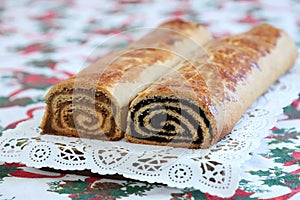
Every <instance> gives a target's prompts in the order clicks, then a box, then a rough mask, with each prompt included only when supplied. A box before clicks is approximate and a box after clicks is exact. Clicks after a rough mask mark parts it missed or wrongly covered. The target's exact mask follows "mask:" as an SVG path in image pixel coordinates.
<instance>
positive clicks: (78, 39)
mask: <svg viewBox="0 0 300 200" xmlns="http://www.w3.org/2000/svg"><path fill="white" fill-rule="evenodd" d="M299 13H300V1H299V0H278V1H266V0H265V1H259V0H254V1H247V0H240V1H229V0H219V1H206V0H205V1H196V0H195V1H191V0H190V1H174V0H173V1H171V0H166V1H155V0H119V1H110V2H105V1H93V0H90V1H76V0H63V1H47V0H23V1H8V0H2V1H0V44H1V48H0V52H1V53H0V59H1V65H0V91H1V92H0V131H1V132H3V131H5V130H8V129H13V128H14V127H15V126H16V125H18V124H19V123H21V122H23V121H26V120H28V119H31V118H32V116H33V113H34V112H35V111H36V110H40V109H43V108H44V94H45V92H46V91H47V89H48V88H49V87H51V86H52V85H53V84H55V83H58V82H60V81H62V80H64V79H66V78H68V77H70V76H72V75H73V74H75V73H77V72H78V71H79V70H80V69H81V68H82V67H83V66H85V65H86V64H88V63H90V62H92V59H91V60H90V58H93V56H91V55H93V50H94V49H95V48H96V47H99V45H100V47H101V48H100V50H99V52H98V53H100V54H103V55H105V54H106V53H108V52H110V51H112V50H113V49H116V48H120V47H122V46H124V45H126V44H127V43H128V42H129V41H131V40H132V39H134V36H133V35H131V34H130V33H129V34H127V35H126V36H127V40H126V41H125V42H124V43H120V42H119V43H115V44H113V43H108V44H106V43H105V42H104V41H106V40H107V39H108V38H110V37H111V36H113V35H115V34H118V33H121V32H123V31H127V30H131V29H134V28H139V27H145V26H147V27H154V26H156V25H158V24H159V23H161V22H163V21H165V20H167V19H171V18H182V19H186V20H190V21H195V22H199V23H202V24H204V25H206V27H207V28H208V29H209V30H210V31H211V32H212V33H213V34H214V36H215V37H222V36H227V35H231V34H235V33H239V32H242V31H246V30H248V29H249V28H250V27H252V26H253V25H256V24H259V23H262V22H267V23H270V24H273V25H275V26H277V27H280V28H283V29H284V30H286V31H287V32H288V33H289V34H290V35H291V36H292V37H293V39H294V40H295V41H296V43H297V45H298V46H299V45H300V37H299V33H300V15H299ZM126 42H127V43H126ZM299 94H300V88H299ZM291 95H293V96H291V102H290V103H288V104H287V105H286V106H285V107H283V108H282V107H278V110H281V111H282V114H281V115H280V116H278V121H277V123H276V125H275V126H274V127H270V130H266V131H268V132H269V134H268V136H267V137H265V138H264V139H263V141H262V146H264V147H263V148H261V149H264V150H263V151H261V150H260V149H258V150H256V151H254V152H253V157H252V158H251V159H250V160H249V161H247V162H246V163H245V164H244V166H243V169H245V170H244V171H243V173H244V175H243V177H244V178H243V179H241V180H240V183H239V187H238V189H237V190H236V192H235V194H234V196H233V197H231V198H230V199H300V150H299V149H300V140H299V139H300V96H298V95H297V94H291ZM278 98H280V95H279V96H278ZM282 119H284V120H282ZM1 132H0V136H1ZM246 169H247V170H246ZM249 169H250V170H249ZM41 197H43V199H94V200H95V199H98V200H100V199H174V200H175V199H222V198H219V197H217V196H211V195H209V194H207V193H202V192H201V191H199V190H194V189H191V188H186V189H177V188H170V187H167V186H164V185H160V184H149V183H145V182H139V181H133V180H127V179H123V180H119V179H116V178H115V177H107V176H98V175H84V174H81V175H79V174H74V173H66V172H59V171H55V172H54V171H49V170H41V169H35V168H30V167H26V166H25V165H23V164H21V163H5V162H2V163H0V199H41Z"/></svg>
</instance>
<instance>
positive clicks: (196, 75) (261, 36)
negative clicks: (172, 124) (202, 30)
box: [125, 24, 297, 148]
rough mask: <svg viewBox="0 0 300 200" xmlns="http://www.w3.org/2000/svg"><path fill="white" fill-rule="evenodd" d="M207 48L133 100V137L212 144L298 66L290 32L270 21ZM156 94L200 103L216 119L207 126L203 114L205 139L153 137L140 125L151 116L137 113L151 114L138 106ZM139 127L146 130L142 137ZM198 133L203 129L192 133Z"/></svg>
mask: <svg viewBox="0 0 300 200" xmlns="http://www.w3.org/2000/svg"><path fill="white" fill-rule="evenodd" d="M205 50H206V53H205V54H203V52H199V53H198V54H197V55H195V57H193V59H192V60H191V61H189V62H188V61H185V62H184V63H181V64H180V65H179V66H177V67H176V68H175V69H177V70H175V71H173V72H171V73H170V74H168V75H165V76H164V77H163V78H161V79H160V80H159V81H157V82H155V83H154V84H152V85H151V86H150V87H148V88H147V89H146V90H145V91H143V92H142V93H141V94H140V95H139V96H137V97H136V98H135V99H134V100H133V101H132V103H131V106H130V114H129V116H128V117H130V116H131V119H128V126H127V132H126V134H125V137H126V140H127V141H129V142H134V143H145V144H153V145H170V146H175V147H188V148H207V147H210V146H211V145H213V144H214V143H215V142H217V141H218V140H220V139H221V138H223V137H224V136H226V135H227V134H229V133H230V132H231V130H232V129H233V127H234V125H235V124H236V122H237V121H238V120H239V119H240V117H241V115H242V114H243V113H244V112H245V111H246V109H247V108H248V107H249V106H250V105H251V104H252V103H253V102H254V101H255V99H256V98H258V97H259V96H260V95H261V94H262V93H263V92H265V91H266V89H267V88H268V87H269V86H270V85H271V84H272V83H273V82H274V81H275V80H276V79H278V78H279V77H280V76H281V75H283V74H284V73H285V72H286V71H287V70H288V69H289V68H290V67H291V66H293V64H294V62H295V59H296V57H297V49H296V46H295V44H294V42H293V41H292V40H291V38H290V37H289V36H288V35H287V34H286V33H285V32H284V31H282V30H280V29H277V28H275V27H273V26H270V25H267V24H262V25H259V26H257V27H254V28H253V29H251V30H250V31H248V32H246V33H243V34H239V35H235V36H231V37H228V38H223V39H218V40H216V41H212V42H210V43H208V44H207V45H206V46H205ZM154 96H155V98H156V99H157V101H158V104H159V99H164V98H165V99H166V98H170V97H171V96H176V98H177V99H188V100H189V101H190V102H192V103H193V104H194V105H197V106H198V107H199V108H200V109H201V110H202V111H203V112H204V113H205V118H206V119H207V120H208V121H209V122H210V126H209V127H207V126H205V125H203V124H201V123H200V122H201V117H199V119H198V123H199V125H200V127H201V128H202V141H201V142H199V143H193V141H192V140H191V139H190V141H188V140H187V141H185V142H182V141H180V140H179V138H180V136H178V137H177V136H173V141H176V139H177V140H178V141H177V142H172V141H164V139H163V138H160V140H162V141H157V140H159V136H157V135H159V134H157V135H156V136H153V135H152V136H149V135H151V134H149V135H148V134H147V133H146V131H144V129H141V128H140V129H139V128H137V126H139V123H141V122H138V120H139V119H143V120H144V119H147V118H146V117H145V116H143V118H141V117H140V118H139V117H138V116H135V113H136V115H141V114H143V115H145V113H143V112H139V111H138V109H137V105H138V104H139V103H140V102H142V101H144V102H145V100H147V99H153V98H154ZM195 102H196V103H195ZM145 106H147V104H145ZM151 106H152V107H154V106H156V104H154V103H153V104H152V105H151ZM181 106H182V105H181ZM188 110H189V109H188ZM188 110H187V111H188ZM190 110H191V109H190ZM138 112H139V113H138ZM149 112H150V111H149ZM153 112H154V111H153ZM166 112H169V114H170V113H171V111H166ZM190 112H192V111H190ZM182 118H184V117H182ZM196 118H197V116H196ZM202 118H204V117H203V116H202ZM130 120H131V121H130ZM147 120H148V119H147ZM180 120H181V119H180ZM167 123H169V122H167ZM149 127H150V126H149ZM178 128H179V129H180V128H181V127H178ZM209 128H210V129H211V130H212V133H213V134H211V132H210V131H209V130H210V129H209ZM136 129H137V130H136ZM139 131H140V133H143V134H141V135H139V133H137V132H139ZM143 131H144V132H143ZM198 134H199V133H198ZM195 135H197V132H193V133H191V134H190V136H189V137H190V138H193V136H195ZM137 136H138V137H137ZM139 137H140V138H139ZM143 137H144V138H143ZM147 137H149V138H150V139H147ZM152 137H153V138H158V139H157V140H155V139H153V138H152ZM168 137H170V136H168Z"/></svg>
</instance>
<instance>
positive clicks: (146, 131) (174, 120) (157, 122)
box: [129, 96, 212, 144]
mask: <svg viewBox="0 0 300 200" xmlns="http://www.w3.org/2000/svg"><path fill="white" fill-rule="evenodd" d="M199 118H200V119H202V120H203V122H204V124H205V127H206V129H209V134H210V135H211V134H212V129H211V127H210V122H209V120H208V119H207V117H206V116H205V113H204V112H203V110H202V109H201V108H199V106H197V105H195V104H194V103H193V102H191V101H188V100H187V99H178V98H177V97H160V96H153V97H151V98H147V99H143V100H141V101H140V102H138V103H137V104H135V105H134V107H133V108H132V109H131V112H130V118H129V119H130V122H129V127H130V130H131V136H132V137H134V138H138V139H143V140H149V141H156V142H184V143H187V142H188V143H197V144H199V143H201V142H202V141H203V135H202V134H203V130H202V127H201V125H200V124H201V123H200V121H199ZM194 132H197V137H195V136H193V133H194Z"/></svg>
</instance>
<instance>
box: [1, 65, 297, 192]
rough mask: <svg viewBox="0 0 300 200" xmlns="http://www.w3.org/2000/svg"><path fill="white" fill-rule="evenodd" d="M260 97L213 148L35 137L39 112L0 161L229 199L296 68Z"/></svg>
mask: <svg viewBox="0 0 300 200" xmlns="http://www.w3.org/2000/svg"><path fill="white" fill-rule="evenodd" d="M296 66H297V67H294V68H293V69H292V70H290V71H289V72H288V73H287V74H286V75H285V76H283V77H282V78H281V79H280V80H279V81H277V82H276V83H275V84H274V85H273V86H272V87H270V89H269V90H268V92H266V93H265V94H264V95H263V96H261V97H260V98H259V99H258V100H257V101H256V102H255V103H254V104H253V105H252V106H251V108H249V109H248V111H247V112H246V113H245V114H244V115H243V117H242V118H241V119H240V121H239V122H238V124H237V125H236V126H235V128H234V130H233V132H232V134H230V135H228V136H227V137H226V138H224V139H223V140H222V141H220V142H218V143H217V144H216V145H215V146H213V147H211V148H210V149H205V150H191V149H183V148H171V147H161V146H149V145H138V144H131V143H126V142H124V141H118V142H104V141H96V140H88V139H78V138H69V137H60V136H50V135H40V132H39V128H38V126H39V124H40V120H41V117H42V114H43V111H38V112H36V113H35V116H34V118H33V119H32V120H29V121H26V122H23V123H21V124H19V125H18V126H17V127H16V128H15V129H10V130H7V131H5V132H4V133H3V135H2V137H0V161H3V162H21V163H24V164H26V165H27V166H29V167H37V168H41V167H51V168H55V169H62V170H84V169H89V170H91V171H92V172H94V173H99V174H121V175H123V176H124V177H127V178H132V179H137V180H141V181H148V182H158V183H164V184H167V185H168V186H172V187H178V188H185V187H193V188H195V189H199V190H201V191H202V192H208V193H210V194H211V195H218V196H220V197H229V196H232V195H233V194H234V192H235V190H236V189H237V187H238V183H239V180H240V166H241V165H242V164H243V163H244V162H245V161H246V160H248V159H249V158H250V157H251V152H252V151H253V150H254V149H255V148H257V147H258V146H259V144H260V141H261V139H262V138H263V137H265V136H266V135H267V134H268V131H269V129H270V128H272V126H274V125H275V122H276V116H278V115H279V114H280V113H281V112H282V109H281V108H282V107H283V106H286V105H287V104H288V103H290V102H291V101H292V100H293V99H295V98H296V97H297V94H298V92H299V91H300V90H299V89H300V81H299V80H300V65H299V64H297V65H296Z"/></svg>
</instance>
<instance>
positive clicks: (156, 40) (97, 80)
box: [40, 20, 212, 140]
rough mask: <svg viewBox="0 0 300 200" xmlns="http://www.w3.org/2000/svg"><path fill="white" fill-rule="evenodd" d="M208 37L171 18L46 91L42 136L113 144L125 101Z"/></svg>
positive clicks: (122, 127) (121, 127)
mask: <svg viewBox="0 0 300 200" xmlns="http://www.w3.org/2000/svg"><path fill="white" fill-rule="evenodd" d="M211 38H212V37H211V34H210V33H209V32H208V31H207V30H206V29H205V28H204V27H203V26H201V25H199V24H196V23H189V22H184V21H181V20H172V21H167V22H165V23H163V24H161V25H159V26H158V27H157V28H155V29H154V30H151V31H150V32H149V33H148V34H146V35H145V36H143V37H142V38H141V39H139V40H137V41H135V42H132V43H131V44H130V45H128V46H127V47H125V48H124V49H121V50H118V51H116V52H114V53H112V54H110V55H108V56H105V57H104V58H101V59H99V60H97V61H96V62H95V63H94V64H92V65H90V66H88V67H87V68H85V69H83V70H82V71H81V72H79V73H78V74H76V75H75V76H73V77H71V78H69V79H67V80H65V81H63V82H61V83H59V84H57V85H55V86H53V87H52V88H51V89H50V90H49V92H48V93H47V95H46V109H45V113H44V116H43V119H42V122H41V125H40V127H41V129H42V134H54V135H62V136H71V137H84V138H92V139H101V140H119V139H120V138H122V137H123V136H124V131H125V128H126V118H127V113H128V105H129V102H130V100H132V98H133V97H135V96H136V95H137V93H138V92H140V91H142V90H144V89H145V88H146V87H147V86H148V85H149V84H150V83H152V82H154V81H155V80H157V79H158V78H160V77H161V76H162V75H163V74H165V73H166V72H167V71H168V70H169V69H170V68H172V67H174V66H175V65H176V64H177V63H179V62H180V61H181V60H182V59H184V58H183V57H185V56H190V54H191V52H193V51H194V50H195V49H197V48H199V46H201V45H203V44H204V43H206V42H208V41H209V40H211Z"/></svg>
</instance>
